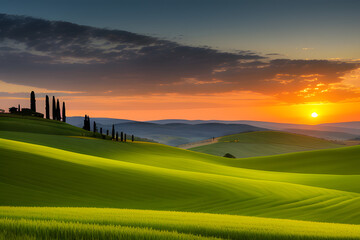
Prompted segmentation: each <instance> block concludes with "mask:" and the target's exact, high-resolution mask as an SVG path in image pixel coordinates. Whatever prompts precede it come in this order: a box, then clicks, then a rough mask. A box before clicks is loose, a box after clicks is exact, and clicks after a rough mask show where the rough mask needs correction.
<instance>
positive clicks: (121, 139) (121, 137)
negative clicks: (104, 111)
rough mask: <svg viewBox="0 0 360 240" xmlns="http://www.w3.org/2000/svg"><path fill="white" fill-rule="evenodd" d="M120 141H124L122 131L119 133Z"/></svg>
mask: <svg viewBox="0 0 360 240" xmlns="http://www.w3.org/2000/svg"><path fill="white" fill-rule="evenodd" d="M120 141H122V142H123V141H124V133H123V132H121V133H120Z"/></svg>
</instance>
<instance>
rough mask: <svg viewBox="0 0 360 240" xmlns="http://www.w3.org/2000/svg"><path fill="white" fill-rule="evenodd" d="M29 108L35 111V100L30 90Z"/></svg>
mask: <svg viewBox="0 0 360 240" xmlns="http://www.w3.org/2000/svg"><path fill="white" fill-rule="evenodd" d="M30 108H31V111H33V112H36V100H35V93H34V91H32V92H31V94H30Z"/></svg>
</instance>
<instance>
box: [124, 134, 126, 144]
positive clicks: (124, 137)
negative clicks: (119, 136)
mask: <svg viewBox="0 0 360 240" xmlns="http://www.w3.org/2000/svg"><path fill="white" fill-rule="evenodd" d="M124 142H126V133H125V134H124Z"/></svg>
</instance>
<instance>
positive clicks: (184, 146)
mask: <svg viewBox="0 0 360 240" xmlns="http://www.w3.org/2000/svg"><path fill="white" fill-rule="evenodd" d="M218 141H219V137H217V138H209V139H205V140H202V141H198V142H192V143H187V144H182V145H179V146H177V147H178V148H182V149H189V148H193V147H199V146H203V145H208V144H212V143H217V142H218Z"/></svg>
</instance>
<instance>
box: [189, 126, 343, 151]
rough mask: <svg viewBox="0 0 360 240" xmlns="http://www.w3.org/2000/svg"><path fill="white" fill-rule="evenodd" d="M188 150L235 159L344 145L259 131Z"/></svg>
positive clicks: (230, 136)
mask: <svg viewBox="0 0 360 240" xmlns="http://www.w3.org/2000/svg"><path fill="white" fill-rule="evenodd" d="M209 143H210V144H207V145H202V146H197V147H194V148H190V150H192V151H196V152H202V153H208V154H212V155H216V156H224V155H225V154H226V153H230V154H232V155H234V156H235V157H237V158H244V157H256V156H267V155H276V154H283V153H291V152H301V151H309V150H316V149H327V148H338V147H343V146H344V145H340V144H336V143H334V142H331V141H327V140H324V139H319V138H314V137H309V136H305V135H300V134H294V133H288V132H279V131H259V132H249V133H240V134H234V135H229V136H224V137H220V138H219V139H218V140H217V142H215V143H211V142H209Z"/></svg>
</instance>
